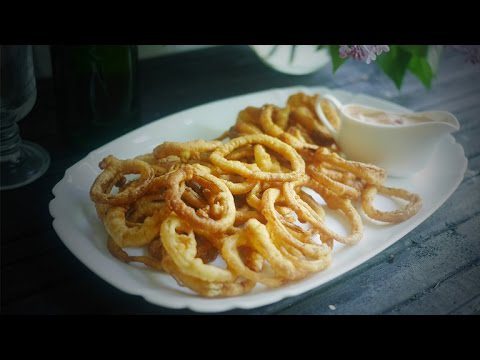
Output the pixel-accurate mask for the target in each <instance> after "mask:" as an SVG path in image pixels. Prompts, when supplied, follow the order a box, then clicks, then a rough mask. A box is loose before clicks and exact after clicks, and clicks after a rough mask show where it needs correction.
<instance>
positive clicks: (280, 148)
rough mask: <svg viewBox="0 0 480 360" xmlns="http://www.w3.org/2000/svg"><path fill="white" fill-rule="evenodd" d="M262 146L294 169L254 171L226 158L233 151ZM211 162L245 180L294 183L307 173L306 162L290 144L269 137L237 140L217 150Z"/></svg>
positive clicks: (211, 156) (249, 137) (244, 137)
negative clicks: (245, 146) (274, 171)
mask: <svg viewBox="0 0 480 360" xmlns="http://www.w3.org/2000/svg"><path fill="white" fill-rule="evenodd" d="M247 144H261V145H263V146H265V147H267V148H269V149H272V150H274V151H276V152H277V153H279V154H281V155H283V156H284V157H285V158H286V159H287V160H288V161H289V162H290V165H291V167H292V171H290V172H288V173H270V172H265V171H252V169H250V168H248V167H247V166H246V165H245V164H244V163H241V162H239V161H236V160H227V159H226V158H225V156H226V155H228V154H229V153H230V152H232V151H233V150H235V149H237V148H239V147H241V146H244V145H247ZM210 161H211V162H212V163H214V164H215V165H217V166H218V167H220V168H221V169H223V170H224V171H227V172H233V173H235V174H238V175H242V176H243V177H245V178H249V179H256V180H264V181H292V180H295V179H296V178H298V177H300V176H301V175H302V174H303V173H304V172H305V162H304V161H303V159H302V158H301V157H300V156H299V155H298V154H297V152H296V151H295V149H293V148H292V147H291V146H289V145H288V144H285V143H284V142H282V141H280V140H278V139H276V138H273V137H271V136H268V135H263V134H262V135H260V134H259V135H246V136H242V137H239V138H235V139H233V140H231V141H230V142H228V143H226V144H224V145H222V146H220V147H219V148H217V149H216V150H215V151H214V152H213V153H212V154H211V155H210Z"/></svg>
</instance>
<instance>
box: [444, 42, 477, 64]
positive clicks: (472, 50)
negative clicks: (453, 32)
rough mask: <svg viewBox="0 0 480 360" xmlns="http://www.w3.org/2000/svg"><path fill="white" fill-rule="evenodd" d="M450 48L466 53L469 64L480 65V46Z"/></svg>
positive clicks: (455, 46)
mask: <svg viewBox="0 0 480 360" xmlns="http://www.w3.org/2000/svg"><path fill="white" fill-rule="evenodd" d="M449 47H451V48H452V49H455V50H457V51H460V52H461V53H464V54H465V60H466V61H467V62H470V63H472V64H480V45H449Z"/></svg>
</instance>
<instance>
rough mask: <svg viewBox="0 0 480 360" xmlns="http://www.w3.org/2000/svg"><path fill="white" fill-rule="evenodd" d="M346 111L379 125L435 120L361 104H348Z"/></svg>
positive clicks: (357, 118) (361, 119) (411, 123)
mask: <svg viewBox="0 0 480 360" xmlns="http://www.w3.org/2000/svg"><path fill="white" fill-rule="evenodd" d="M344 111H345V113H346V114H348V115H350V116H351V117H353V118H354V119H356V120H359V121H362V122H365V123H369V124H377V125H378V124H380V125H394V126H402V125H414V124H419V123H424V122H431V121H434V120H433V119H431V118H429V117H426V116H423V115H418V114H409V113H405V114H401V113H390V112H386V111H382V110H376V109H371V108H366V107H363V106H360V105H349V106H346V107H345V109H344Z"/></svg>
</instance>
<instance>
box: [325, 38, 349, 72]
mask: <svg viewBox="0 0 480 360" xmlns="http://www.w3.org/2000/svg"><path fill="white" fill-rule="evenodd" d="M328 48H329V51H330V57H331V58H332V66H333V73H334V74H335V72H336V71H337V70H338V68H339V67H340V66H341V65H342V64H343V63H344V62H345V61H347V59H343V58H341V57H340V54H339V50H340V45H330V46H329V47H328Z"/></svg>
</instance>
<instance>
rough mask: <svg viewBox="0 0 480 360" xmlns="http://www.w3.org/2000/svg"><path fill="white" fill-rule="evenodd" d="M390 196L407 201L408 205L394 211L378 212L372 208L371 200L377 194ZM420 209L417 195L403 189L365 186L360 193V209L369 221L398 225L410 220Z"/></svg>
mask: <svg viewBox="0 0 480 360" xmlns="http://www.w3.org/2000/svg"><path fill="white" fill-rule="evenodd" d="M377 192H378V193H379V194H382V195H385V196H392V197H396V198H400V199H403V200H406V201H408V204H407V205H406V206H404V207H403V208H402V209H399V210H395V211H380V210H377V209H375V208H374V207H373V199H374V197H375V195H376V194H377ZM421 207H422V199H421V198H420V196H418V195H417V194H413V193H411V192H408V191H407V190H404V189H397V188H391V187H386V186H373V185H367V186H366V187H365V190H364V191H363V193H362V208H363V211H364V212H365V214H367V216H368V217H369V218H371V219H374V220H378V221H383V222H388V223H399V222H402V221H405V220H407V219H410V218H411V217H412V216H414V215H415V214H416V213H418V211H419V210H420V208H421Z"/></svg>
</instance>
